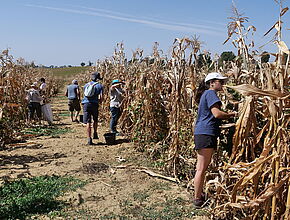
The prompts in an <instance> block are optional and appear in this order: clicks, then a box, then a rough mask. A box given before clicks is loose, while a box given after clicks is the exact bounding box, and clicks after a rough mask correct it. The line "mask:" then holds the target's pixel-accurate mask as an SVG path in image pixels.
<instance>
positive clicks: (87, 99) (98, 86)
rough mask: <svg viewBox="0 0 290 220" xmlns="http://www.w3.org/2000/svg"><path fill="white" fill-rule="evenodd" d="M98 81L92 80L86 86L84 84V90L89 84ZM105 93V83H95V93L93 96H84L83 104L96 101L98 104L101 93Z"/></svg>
mask: <svg viewBox="0 0 290 220" xmlns="http://www.w3.org/2000/svg"><path fill="white" fill-rule="evenodd" d="M94 83H96V82H94V81H91V82H89V83H87V84H86V85H85V86H84V90H85V89H86V87H87V86H88V85H89V84H94ZM102 93H103V85H102V84H100V83H97V84H96V85H95V94H94V95H93V96H92V97H86V96H84V98H83V100H82V104H85V103H96V104H98V102H99V95H100V94H102Z"/></svg>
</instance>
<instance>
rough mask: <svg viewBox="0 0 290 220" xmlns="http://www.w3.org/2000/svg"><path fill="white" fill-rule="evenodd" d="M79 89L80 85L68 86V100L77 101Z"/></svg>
mask: <svg viewBox="0 0 290 220" xmlns="http://www.w3.org/2000/svg"><path fill="white" fill-rule="evenodd" d="M78 88H79V86H78V85H76V84H71V85H69V86H67V98H68V99H70V100H72V99H77V98H78V97H77V89H78Z"/></svg>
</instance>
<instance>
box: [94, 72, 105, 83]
mask: <svg viewBox="0 0 290 220" xmlns="http://www.w3.org/2000/svg"><path fill="white" fill-rule="evenodd" d="M91 79H92V80H93V81H96V80H98V79H100V80H101V79H103V78H102V77H101V75H100V73H99V72H94V73H92V75H91Z"/></svg>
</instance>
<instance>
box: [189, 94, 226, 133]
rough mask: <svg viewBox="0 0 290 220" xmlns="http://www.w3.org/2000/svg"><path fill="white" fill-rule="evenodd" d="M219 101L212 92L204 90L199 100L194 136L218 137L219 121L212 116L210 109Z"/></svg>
mask: <svg viewBox="0 0 290 220" xmlns="http://www.w3.org/2000/svg"><path fill="white" fill-rule="evenodd" d="M216 103H219V104H221V100H220V99H219V97H218V96H217V94H216V92H215V91H214V90H210V89H209V90H206V91H204V93H203V94H202V96H201V98H200V102H199V105H198V113H197V120H196V124H195V129H194V134H207V135H213V136H219V134H220V128H219V126H220V124H221V120H220V119H217V118H215V117H214V116H213V114H212V112H211V107H212V106H213V105H214V104H216Z"/></svg>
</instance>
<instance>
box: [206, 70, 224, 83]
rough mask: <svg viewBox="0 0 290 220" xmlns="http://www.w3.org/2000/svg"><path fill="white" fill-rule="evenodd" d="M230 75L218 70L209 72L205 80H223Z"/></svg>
mask: <svg viewBox="0 0 290 220" xmlns="http://www.w3.org/2000/svg"><path fill="white" fill-rule="evenodd" d="M227 78H228V77H225V76H222V74H220V73H218V72H212V73H209V74H207V76H206V77H205V79H204V81H205V82H208V81H209V80H212V79H221V80H226V79H227Z"/></svg>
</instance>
